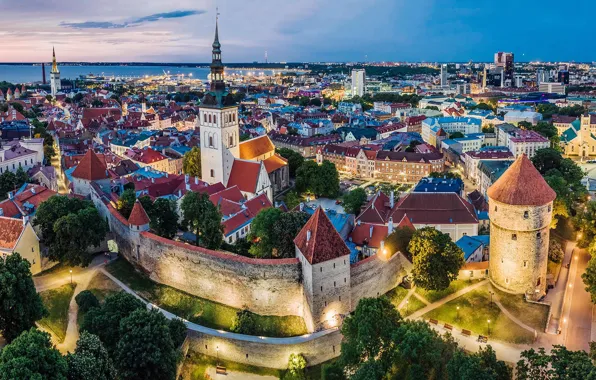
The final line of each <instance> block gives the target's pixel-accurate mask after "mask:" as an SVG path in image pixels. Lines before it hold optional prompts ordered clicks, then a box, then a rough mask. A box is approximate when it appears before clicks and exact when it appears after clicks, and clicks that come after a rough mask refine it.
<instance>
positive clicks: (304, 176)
mask: <svg viewBox="0 0 596 380" xmlns="http://www.w3.org/2000/svg"><path fill="white" fill-rule="evenodd" d="M318 170H319V165H317V163H316V162H314V161H310V160H309V161H304V163H303V164H302V165H300V167H299V168H298V169H297V170H296V190H297V191H298V192H299V193H303V192H305V191H311V192H314V191H313V188H312V187H313V183H314V182H315V178H316V176H317V174H318Z"/></svg>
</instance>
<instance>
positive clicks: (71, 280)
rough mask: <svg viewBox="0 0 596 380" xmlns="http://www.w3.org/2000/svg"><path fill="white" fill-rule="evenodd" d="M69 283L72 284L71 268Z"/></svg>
mask: <svg viewBox="0 0 596 380" xmlns="http://www.w3.org/2000/svg"><path fill="white" fill-rule="evenodd" d="M70 284H71V285H72V269H71V270H70Z"/></svg>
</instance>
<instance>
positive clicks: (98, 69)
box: [0, 64, 272, 84]
mask: <svg viewBox="0 0 596 380" xmlns="http://www.w3.org/2000/svg"><path fill="white" fill-rule="evenodd" d="M51 68H52V67H51V65H48V64H46V81H47V82H48V83H49V80H50V70H51ZM58 68H59V69H60V77H61V78H62V79H79V78H80V77H81V76H86V75H90V74H92V75H95V76H104V77H111V76H116V77H118V76H126V77H130V76H134V77H143V76H145V75H149V76H153V75H164V73H167V74H168V75H170V76H172V77H175V76H177V75H182V74H184V76H185V77H187V78H188V77H189V75H191V74H192V76H191V78H192V79H200V80H203V81H206V80H207V78H208V75H209V68H207V67H185V66H133V65H119V66H105V65H104V66H99V65H98V66H91V65H80V66H75V65H72V66H71V65H64V66H60V65H59V66H58ZM261 72H263V73H264V74H265V75H271V73H272V71H271V70H264V71H259V72H254V71H247V70H226V74H231V73H236V74H240V75H258V74H260V73H261ZM2 81H6V82H10V83H15V84H16V83H19V84H21V83H40V82H41V81H42V70H41V65H39V64H37V65H6V64H4V65H2V64H0V82H2Z"/></svg>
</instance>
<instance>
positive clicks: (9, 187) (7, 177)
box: [0, 171, 17, 200]
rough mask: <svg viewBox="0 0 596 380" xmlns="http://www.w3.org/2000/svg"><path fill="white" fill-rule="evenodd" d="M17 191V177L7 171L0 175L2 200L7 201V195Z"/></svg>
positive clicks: (0, 195) (0, 198)
mask: <svg viewBox="0 0 596 380" xmlns="http://www.w3.org/2000/svg"><path fill="white" fill-rule="evenodd" d="M16 189H17V177H16V176H15V174H14V173H13V172H9V171H5V172H4V173H2V174H1V175H0V200H3V199H6V197H7V194H8V193H9V192H11V191H15V190H16Z"/></svg>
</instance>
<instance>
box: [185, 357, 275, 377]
mask: <svg viewBox="0 0 596 380" xmlns="http://www.w3.org/2000/svg"><path fill="white" fill-rule="evenodd" d="M189 354H190V357H188V358H187V359H186V360H185V361H184V364H183V366H182V371H181V375H182V376H181V378H183V379H191V380H204V379H207V377H206V376H205V375H206V372H207V369H208V368H209V367H215V366H217V365H218V364H219V365H222V366H224V367H226V370H228V371H229V372H241V373H247V374H252V375H261V376H267V375H268V376H275V377H278V378H281V376H282V375H283V372H284V371H282V370H278V369H274V368H263V367H256V366H252V365H247V364H242V363H237V362H232V361H229V360H223V359H217V358H216V357H213V356H207V355H203V354H199V353H196V352H190V353H189ZM224 377H225V376H224Z"/></svg>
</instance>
